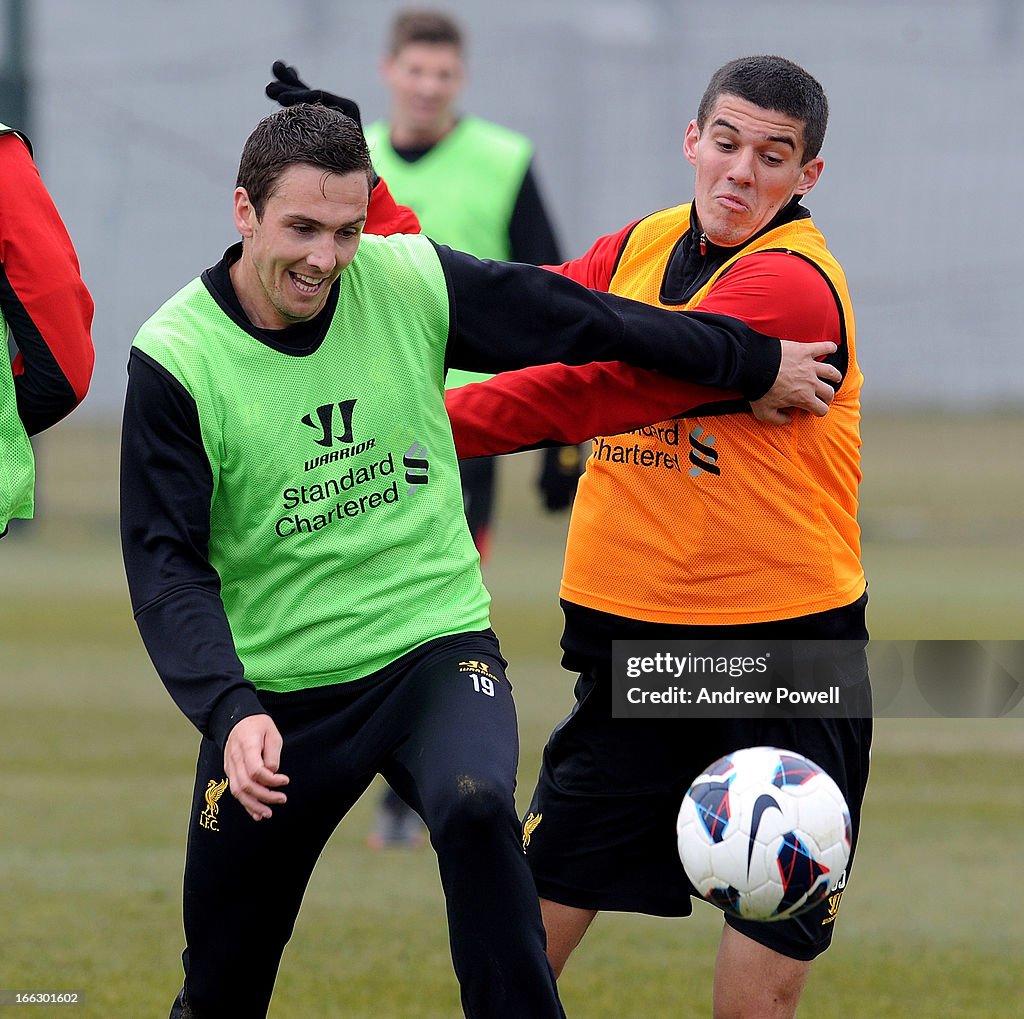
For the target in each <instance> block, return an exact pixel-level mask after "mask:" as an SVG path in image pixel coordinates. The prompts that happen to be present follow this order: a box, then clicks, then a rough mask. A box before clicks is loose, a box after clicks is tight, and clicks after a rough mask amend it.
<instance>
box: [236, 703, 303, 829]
mask: <svg viewBox="0 0 1024 1019" xmlns="http://www.w3.org/2000/svg"><path fill="white" fill-rule="evenodd" d="M283 745H284V740H282V739H281V734H280V733H279V732H278V731H277V726H276V725H274V720H273V719H272V718H271V717H270V715H249V716H248V717H247V718H243V719H242V720H241V721H240V722H239V723H238V724H237V725H236V726H235V727H234V728H233V729H232V730H231V732H230V733H229V735H228V741H227V743H226V744H225V745H224V771H225V772H226V773H227V776H228V788H229V789H230V790H231V795H232V796H234V798H235V799H236V800H238V802H239V803H241V804H242V806H243V807H245V809H246V810H247V811H248V813H249V816H250V817H251V818H252V819H253V820H254V821H261V820H263V819H265V818H268V817H270V816H271V814H272V813H273V811H271V809H270V804H272V803H273V804H280V803H285V802H286V801H287V799H288V797H287V796H285V794H284V793H283V792H280V787H281V786H285V785H287V784H288V776H287V775H282V774H280V772H278V770H277V769H278V768H279V767H280V766H281V747H282V746H283Z"/></svg>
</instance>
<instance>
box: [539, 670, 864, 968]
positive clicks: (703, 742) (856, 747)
mask: <svg viewBox="0 0 1024 1019" xmlns="http://www.w3.org/2000/svg"><path fill="white" fill-rule="evenodd" d="M862 682H863V683H865V684H867V682H868V680H867V666H866V661H865V665H864V676H863V680H862ZM870 743H871V719H870V718H845V719H833V718H827V719H820V718H802V719H795V718H756V719H661V718H656V719H635V718H630V719H625V718H613V717H612V716H611V670H610V665H609V664H608V663H607V662H601V663H598V662H594V663H593V665H592V666H591V667H589V668H588V669H587V670H586V671H584V672H583V673H581V675H580V677H579V680H578V681H577V683H576V704H575V706H574V708H573V710H572V713H571V714H570V715H569V716H568V717H567V718H566V719H565V720H564V721H562V722H561V723H560V724H559V726H558V727H557V728H556V729H555V731H554V732H553V733H552V735H551V738H550V740H549V741H548V744H547V747H546V748H545V750H544V758H543V763H542V765H541V771H540V777H539V779H538V783H537V788H536V790H535V792H534V795H533V801H532V802H531V804H530V810H529V814H528V815H527V821H526V822H525V827H524V832H526V831H528V832H529V839H528V844H527V859H528V860H529V863H530V868H531V870H532V871H533V875H534V879H535V880H536V882H537V889H538V891H539V892H540V895H541V897H542V898H545V899H550V900H552V901H553V902H559V903H562V904H564V905H568V906H576V907H579V908H581V909H596V910H614V911H620V912H633V913H648V914H651V915H654V916H688V915H689V914H690V913H691V911H692V908H691V902H690V896H691V895H696V894H697V893H696V892H695V890H694V889H693V886H692V885H691V884H690V882H689V880H688V879H687V877H686V874H685V872H684V870H683V866H682V864H681V863H680V861H679V856H678V852H677V849H676V833H675V825H676V817H677V815H678V812H679V806H680V804H681V802H682V798H683V795H684V794H685V792H686V790H687V789H688V788H689V786H690V784H691V782H692V781H693V779H695V778H696V777H697V775H699V774H700V773H701V772H702V771H703V770H704V768H706V767H707V765H709V764H711V762H712V761H715V760H717V759H718V758H719V757H721V756H723V755H724V754H727V753H731V752H732V751H734V750H738V749H740V748H741V747H746V746H778V747H783V748H786V749H790V750H795V751H796V752H797V753H801V754H803V755H804V756H806V757H809V758H810V759H811V760H812V761H814V762H816V763H817V764H818V765H820V766H821V767H822V768H824V769H825V770H826V771H827V772H828V773H829V774H830V775H831V776H832V777H833V778H834V779H835V781H836V783H837V784H838V785H839V788H840V789H841V790H842V791H843V794H844V795H845V797H846V801H847V803H848V805H849V807H850V815H851V820H852V822H853V844H854V847H856V841H857V832H858V830H859V826H860V808H861V802H862V800H863V798H864V788H865V785H866V783H867V775H868V760H869V751H870ZM530 814H532V815H533V817H532V818H531V817H530ZM538 817H540V818H541V819H540V821H539V823H538V822H537V818H538ZM524 841H526V836H525V834H524ZM852 864H853V854H852V853H851V856H850V865H849V866H848V867H847V874H846V875H844V876H843V878H842V879H841V881H840V886H839V890H838V891H837V892H835V893H833V895H831V896H829V897H828V898H827V899H826V900H825V902H824V903H822V904H821V905H819V906H817V907H815V908H814V909H812V910H811V911H809V912H808V913H806V914H804V915H802V916H799V917H796V918H794V919H790V920H781V921H776V922H773V923H757V922H752V921H745V920H737V919H734V918H732V917H727V918H726V922H727V923H729V924H730V925H731V926H733V927H735V928H736V929H737V930H738V931H740V932H742V933H743V934H745V935H747V936H748V937H750V938H752V939H753V940H754V941H757V942H758V943H760V944H763V945H765V946H767V947H768V948H770V949H772V950H774V951H776V952H779V953H780V954H782V955H785V956H788V957H790V958H793V959H803V960H809V959H813V958H814V957H815V956H817V955H819V954H820V953H821V952H823V951H824V950H825V949H826V948H827V947H828V945H829V942H830V941H831V938H832V929H833V926H834V925H833V921H834V920H835V915H836V910H837V909H838V907H839V902H840V901H841V898H842V894H843V893H842V889H843V888H845V883H846V878H847V875H848V874H849V870H850V866H852Z"/></svg>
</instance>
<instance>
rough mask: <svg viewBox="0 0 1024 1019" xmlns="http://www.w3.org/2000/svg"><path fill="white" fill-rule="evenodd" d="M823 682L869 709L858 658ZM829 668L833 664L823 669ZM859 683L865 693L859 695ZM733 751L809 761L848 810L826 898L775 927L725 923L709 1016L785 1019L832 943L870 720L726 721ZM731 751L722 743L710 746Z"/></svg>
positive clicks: (864, 773)
mask: <svg viewBox="0 0 1024 1019" xmlns="http://www.w3.org/2000/svg"><path fill="white" fill-rule="evenodd" d="M834 664H835V668H836V674H835V676H834V677H833V676H827V677H826V681H827V682H837V681H841V682H844V683H846V684H847V693H848V694H849V697H850V702H851V703H854V702H856V703H860V704H863V705H865V706H867V707H868V708H869V707H870V690H869V689H867V685H868V679H867V663H866V659H865V658H863V656H860V655H857V656H855V657H854V659H851V660H844V661H839V662H837V663H834ZM826 667H827V668H832V665H828V666H826ZM861 685H863V686H864V689H863V690H858V689H857V688H858V687H859V686H861ZM721 728H722V731H723V732H731V737H730V739H731V743H730V744H729V746H731V749H738V748H739V747H740V746H750V745H754V744H768V745H771V746H780V747H786V748H788V749H792V750H795V751H797V752H798V753H801V754H803V755H805V756H806V757H809V758H810V759H811V760H812V761H814V762H815V763H816V764H818V765H819V766H820V767H822V768H824V769H825V771H827V772H828V774H829V775H830V776H831V777H832V778H833V779H834V780H835V782H836V784H837V785H838V786H839V788H840V790H841V791H842V793H843V796H844V797H845V799H846V802H847V806H848V807H849V809H850V819H851V834H852V846H851V853H850V859H849V861H848V862H847V866H846V870H845V871H844V873H843V874H842V875H840V876H839V879H838V884H837V886H836V887H835V888H834V889H833V891H832V893H831V894H830V895H829V896H828V897H827V898H826V899H825V900H824V901H823V902H821V903H819V904H818V905H817V906H815V907H814V908H813V909H811V910H809V911H808V912H806V913H802V914H800V915H799V916H797V917H793V918H791V919H789V920H781V921H778V922H775V923H754V922H751V921H744V920H737V919H734V918H731V917H730V918H729V920H728V921H727V924H726V927H725V931H724V933H723V935H722V941H721V945H720V947H719V953H718V958H717V960H716V964H715V984H714V1001H715V1012H714V1015H715V1019H735V1017H748V1016H749V1017H758V1019H760V1017H761V1016H767V1017H770V1019H775V1017H789V1016H792V1015H794V1014H795V1012H796V1008H797V1005H798V1003H799V1000H800V996H801V994H802V992H803V989H804V985H805V984H806V982H807V979H808V976H809V974H810V968H811V963H812V962H813V960H814V959H815V958H817V956H818V955H820V954H821V953H822V952H824V951H825V950H826V949H827V948H828V947H829V945H830V944H831V942H832V935H833V933H834V931H835V925H836V918H837V915H838V911H839V906H840V903H841V902H842V899H843V896H844V895H845V894H846V887H847V881H848V879H849V876H850V873H851V871H852V868H853V863H854V858H855V856H856V850H857V840H858V835H859V832H860V818H861V806H862V803H863V799H864V792H865V788H866V786H867V777H868V766H869V761H870V746H871V731H872V723H871V719H870V717H864V718H860V717H856V718H778V719H763V720H759V721H756V722H751V721H740V720H736V721H733V722H729V723H725V724H724V725H722V727H721ZM716 749H717V750H721V751H722V752H723V753H727V752H729V748H728V747H727V746H726V745H724V744H723V745H722V746H719V747H718V748H716Z"/></svg>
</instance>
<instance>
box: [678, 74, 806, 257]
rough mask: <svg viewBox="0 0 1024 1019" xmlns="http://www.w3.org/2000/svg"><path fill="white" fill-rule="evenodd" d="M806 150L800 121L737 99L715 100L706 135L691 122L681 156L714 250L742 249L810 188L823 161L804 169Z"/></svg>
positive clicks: (705, 127) (699, 215) (720, 98)
mask: <svg viewBox="0 0 1024 1019" xmlns="http://www.w3.org/2000/svg"><path fill="white" fill-rule="evenodd" d="M803 147H804V146H803V122H802V121H800V120H797V119H796V118H794V117H790V116H787V115H786V114H784V113H779V112H778V111H776V110H765V109H762V108H761V107H759V106H755V105H754V104H753V103H751V102H748V101H747V100H745V99H740V98H739V97H738V96H734V95H729V94H723V95H721V96H719V97H718V100H717V102H716V103H715V105H714V107H713V108H712V110H711V113H710V115H709V116H708V118H707V123H706V124H705V125H704V130H703V131H701V130H700V128H699V127H698V126H697V122H696V120H692V121H690V125H689V127H687V129H686V136H685V138H684V141H683V152H684V153H685V155H686V158H687V159H688V160H689V161H690V162H691V163H692V164H693V166H694V168H695V170H696V176H695V183H694V195H695V199H694V200H695V202H696V204H697V215H698V217H699V218H700V224H701V227H703V229H704V232H705V233H706V234H707V236H708V239H709V240H710V241H711V242H712V243H713V244H719V245H722V246H723V247H736V246H738V245H740V244H743V243H744V242H745V241H747V240H748V239H749V238H750V237H752V236H753V235H754V234H756V233H757V232H758V231H759V230H761V229H762V228H763V227H764V226H766V225H767V224H768V223H769V222H771V220H772V219H773V217H774V216H775V214H776V213H777V212H778V211H779V210H780V209H781V208H782V207H783V206H784V205H786V204H787V203H788V202H789V200H790V199H791V198H792V197H793V196H794V195H797V194H799V195H804V194H807V192H808V191H810V190H811V188H812V187H814V185H815V184H816V183H817V181H818V177H819V176H820V174H821V171H822V168H823V166H824V160H822V159H821V157H820V156H817V157H815V158H814V159H811V160H808V161H807V162H806V163H805V162H803Z"/></svg>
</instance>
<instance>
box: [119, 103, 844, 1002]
mask: <svg viewBox="0 0 1024 1019" xmlns="http://www.w3.org/2000/svg"><path fill="white" fill-rule="evenodd" d="M374 180H375V175H374V173H373V170H372V167H371V165H370V159H369V154H368V152H367V148H366V144H365V141H364V139H363V136H362V132H361V130H360V128H359V126H358V125H357V124H356V123H355V122H354V121H352V120H351V119H349V118H348V117H346V116H344V115H343V114H341V113H339V112H337V111H335V110H332V109H329V108H327V107H325V106H322V105H309V104H299V105H295V106H291V107H289V108H287V109H283V110H280V111H278V112H277V113H275V114H272V115H271V116H269V117H267V118H265V119H264V120H263V121H261V122H260V123H259V124H258V125H257V127H256V129H255V130H254V131H253V133H252V134H251V135H250V137H249V139H248V141H247V142H246V145H245V147H244V150H243V153H242V158H241V162H240V166H239V171H238V180H237V186H236V188H235V192H234V223H235V227H236V229H237V230H238V232H239V233H240V234H241V237H242V241H241V243H240V244H236V245H234V246H232V247H230V248H229V249H228V250H227V252H226V253H225V255H224V257H223V258H222V259H221V260H220V261H219V262H218V263H217V264H216V265H214V266H213V267H212V268H210V269H207V270H206V271H205V272H204V273H203V274H202V275H201V276H200V277H199V278H197V279H195V280H193V281H192V282H191V283H189V284H187V285H186V286H185V287H184V288H183V289H182V290H181V291H179V292H178V293H177V294H176V295H174V296H173V297H172V298H170V300H169V301H168V302H167V303H166V304H165V305H164V306H163V307H162V308H160V309H159V310H158V311H157V312H156V313H155V314H154V315H153V316H152V317H151V318H150V319H149V320H148V321H147V322H146V323H145V324H144V325H143V326H142V328H141V329H140V331H139V333H138V336H137V337H136V339H135V342H134V344H133V346H132V350H131V355H130V359H129V382H128V391H127V396H126V402H125V413H124V424H123V433H122V434H123V439H122V457H121V465H122V466H121V492H122V496H121V502H122V514H121V527H122V542H123V549H124V558H125V567H126V572H127V576H128V582H129V588H130V592H131V598H132V605H133V609H134V613H135V617H136V620H137V622H138V626H139V629H140V632H141V634H142V637H143V639H144V641H145V644H146V647H147V650H148V651H149V653H150V655H151V657H152V659H153V662H154V664H155V666H156V669H157V671H158V673H159V674H160V677H161V679H162V680H163V682H164V683H165V685H166V686H167V688H168V690H169V692H170V694H171V696H172V697H173V698H174V700H175V702H176V703H177V704H178V706H179V707H180V708H181V710H182V711H183V712H184V713H185V715H186V716H187V717H188V718H189V719H190V720H191V721H192V722H193V723H194V724H195V725H196V727H197V728H198V729H199V730H200V732H201V733H202V736H203V739H202V743H201V746H200V751H199V760H198V763H197V771H196V784H195V794H194V799H193V805H192V812H191V817H190V823H189V837H188V852H187V859H186V866H185V878H184V883H185V887H184V920H185V935H186V942H187V947H186V950H185V952H184V955H183V961H184V967H185V980H184V986H183V988H182V990H181V992H180V993H179V995H178V996H177V999H176V1000H175V1002H174V1005H173V1006H172V1011H171V1015H172V1016H173V1017H179V1019H182V1017H197V1016H198V1017H200V1019H209V1017H218V1019H222V1017H225V1016H244V1017H246V1019H259V1017H261V1016H264V1015H265V1014H266V1012H267V1009H268V1007H269V1003H270V998H271V994H272V991H273V987H274V982H275V977H276V974H277V969H278V965H279V962H280V958H281V954H282V952H283V949H284V946H285V944H286V942H287V941H288V938H289V936H290V934H291V931H292V927H293V925H294V922H295V919H296V916H297V914H298V910H299V905H300V902H301V899H302V895H303V892H304V890H305V887H306V884H307V882H308V880H309V877H310V874H311V873H312V870H313V867H314V865H315V863H316V860H317V858H318V856H319V854H320V852H321V850H322V849H323V847H324V845H325V844H326V842H327V839H328V838H329V836H330V834H331V832H332V831H333V830H334V828H335V827H336V825H337V824H338V822H339V821H340V820H341V819H342V818H343V817H344V815H345V814H346V812H347V811H348V810H349V808H350V807H351V806H352V804H353V803H355V801H356V800H357V799H358V798H359V796H360V795H361V794H362V793H363V791H364V790H365V789H366V788H367V786H368V785H369V784H370V782H371V781H372V780H373V778H374V777H375V776H376V775H377V774H381V775H383V776H384V777H385V778H386V779H387V780H388V781H389V782H390V783H391V784H392V785H393V786H394V788H395V789H396V790H397V791H398V792H399V793H400V794H401V796H402V797H403V799H405V800H406V801H407V802H408V803H410V804H411V805H412V806H413V807H414V808H415V809H416V811H417V812H418V813H419V814H420V816H421V817H422V818H423V820H424V822H425V823H426V825H427V828H428V830H429V832H430V839H431V843H432V845H433V847H434V850H435V852H436V853H437V857H438V865H439V870H440V876H441V883H442V886H443V889H444V894H445V898H446V903H447V913H448V922H449V932H450V941H451V950H452V957H453V961H454V966H455V972H456V975H457V977H458V980H459V983H460V987H461V994H462V1004H463V1009H464V1012H465V1014H466V1015H467V1016H471V1017H477V1019H513V1017H514V1019H522V1017H524V1016H529V1017H531V1019H546V1017H558V1016H562V1015H563V1011H562V1008H561V1005H560V1004H559V1001H558V995H557V991H556V989H555V981H554V977H553V975H552V973H551V970H550V967H549V966H548V963H547V961H546V958H545V951H544V948H545V939H544V931H543V927H542V924H541V919H540V912H539V908H538V905H537V896H536V890H535V888H534V886H533V883H532V879H531V877H530V874H529V870H528V868H527V865H526V860H525V858H524V856H523V852H522V847H521V843H520V835H519V822H518V818H517V815H516V807H515V802H514V796H513V793H514V786H515V772H516V764H517V754H518V747H517V743H518V741H517V731H516V718H515V708H514V705H513V701H512V695H511V691H510V688H509V684H508V681H507V679H506V676H505V667H506V662H505V661H504V659H503V658H502V657H501V652H500V649H499V645H498V640H497V638H496V636H495V634H494V633H493V632H492V630H491V629H490V620H489V611H488V610H489V596H488V594H487V591H486V590H485V588H484V586H483V583H482V580H481V575H480V566H479V556H478V553H477V551H476V549H475V548H474V546H473V542H472V540H471V538H470V535H469V530H468V528H467V525H466V519H465V515H464V513H463V512H462V499H461V494H460V489H459V473H458V464H457V461H456V455H455V449H454V445H453V441H452V436H451V429H450V426H449V422H448V418H447V415H446V414H445V410H444V378H445V373H446V371H447V369H448V368H449V367H453V368H464V369H467V370H473V371H485V372H496V371H505V370H509V369H513V368H517V367H520V366H524V365H528V364H531V363H544V362H548V361H551V360H552V359H560V360H562V361H564V362H566V363H586V362H590V361H592V360H601V361H611V360H625V361H631V362H633V363H636V364H638V365H639V366H641V367H656V368H660V369H661V370H663V371H666V372H669V373H671V374H673V375H677V376H679V377H684V378H689V379H691V380H692V381H695V382H699V383H704V384H707V385H715V386H720V387H723V388H728V389H735V390H738V391H739V392H741V393H743V394H744V395H745V396H747V397H748V398H753V399H756V398H759V397H762V396H764V394H765V393H766V392H767V391H768V389H769V387H771V389H772V393H771V396H770V399H772V400H775V401H777V402H778V404H779V405H780V406H788V405H793V404H794V403H798V404H799V405H800V406H804V407H807V408H808V409H813V410H816V411H817V412H818V413H824V412H825V411H826V410H827V402H828V401H829V400H830V398H831V389H830V388H829V386H828V385H827V382H826V381H825V380H827V379H832V380H834V379H835V378H836V376H837V375H838V373H836V372H835V371H834V369H832V368H830V367H829V366H827V365H825V364H818V363H815V362H814V361H813V357H815V356H821V355H824V354H827V353H830V352H831V350H832V349H833V345H831V344H818V345H814V344H789V343H780V342H779V341H777V340H771V339H768V338H766V337H763V336H761V335H759V334H757V333H754V332H752V331H751V330H749V329H748V328H747V327H746V326H743V325H742V324H740V323H739V322H737V321H735V320H734V319H730V318H726V317H722V316H716V315H706V314H699V313H698V314H678V313H673V312H666V311H661V310H659V309H654V308H649V307H646V306H644V305H641V304H639V303H634V302H632V301H628V300H625V299H623V298H619V297H615V296H612V295H607V294H597V293H594V292H592V291H589V290H587V289H585V288H583V287H581V286H579V285H578V284H576V283H573V282H572V281H570V280H567V279H564V278H563V277H560V276H557V275H555V274H552V273H548V272H545V271H544V270H541V269H535V268H533V267H531V266H523V265H514V264H508V263H502V262H489V261H481V260H478V259H476V258H473V257H472V256H470V255H466V254H462V253H460V252H456V251H453V250H451V249H448V248H445V247H443V246H440V245H436V244H435V243H433V242H432V241H430V240H429V239H427V238H426V237H423V236H392V237H380V236H365V237H363V236H362V234H363V228H364V225H365V224H366V222H367V217H368V202H369V198H370V195H371V185H372V183H373V181H374ZM373 190H376V189H373ZM371 216H373V213H372V212H371ZM773 382H774V385H773ZM285 1011H287V1007H285ZM386 1012H387V1009H386V1007H384V1006H382V1014H386Z"/></svg>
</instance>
